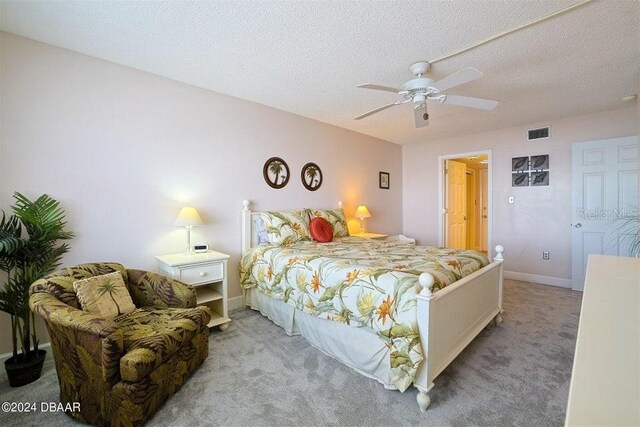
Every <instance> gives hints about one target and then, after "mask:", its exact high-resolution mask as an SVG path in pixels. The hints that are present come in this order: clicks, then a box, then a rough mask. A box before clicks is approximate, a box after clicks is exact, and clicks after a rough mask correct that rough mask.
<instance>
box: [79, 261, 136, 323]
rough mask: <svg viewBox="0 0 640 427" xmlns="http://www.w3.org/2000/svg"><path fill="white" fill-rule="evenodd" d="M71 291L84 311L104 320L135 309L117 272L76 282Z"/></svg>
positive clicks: (120, 275)
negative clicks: (73, 291)
mask: <svg viewBox="0 0 640 427" xmlns="http://www.w3.org/2000/svg"><path fill="white" fill-rule="evenodd" d="M73 289H74V290H75V291H76V295H77V297H78V301H79V302H80V306H81V307H82V309H83V310H84V311H87V312H89V313H94V314H97V315H99V316H101V317H104V318H105V319H113V318H114V317H117V316H120V315H122V314H129V313H132V312H133V311H135V309H136V306H135V305H134V304H133V300H131V295H129V290H128V289H127V286H126V285H125V284H124V280H123V279H122V274H120V272H119V271H114V272H113V273H109V274H103V275H102V276H93V277H89V278H87V279H82V280H76V281H75V282H73Z"/></svg>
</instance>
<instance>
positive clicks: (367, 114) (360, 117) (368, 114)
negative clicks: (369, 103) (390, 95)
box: [353, 102, 399, 120]
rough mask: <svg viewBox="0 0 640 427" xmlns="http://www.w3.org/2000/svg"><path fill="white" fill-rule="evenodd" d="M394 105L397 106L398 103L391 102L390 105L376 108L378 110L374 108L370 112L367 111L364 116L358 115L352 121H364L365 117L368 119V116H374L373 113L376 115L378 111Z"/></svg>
mask: <svg viewBox="0 0 640 427" xmlns="http://www.w3.org/2000/svg"><path fill="white" fill-rule="evenodd" d="M394 105H399V103H398V102H392V103H391V104H387V105H383V106H382V107H378V108H376V109H375V110H371V111H368V112H366V113H364V114H360V115H359V116H358V117H356V118H355V119H353V120H360V119H364V118H365V117H368V116H370V115H372V114H375V113H377V112H378V111H382V110H386V109H387V108H389V107H393V106H394Z"/></svg>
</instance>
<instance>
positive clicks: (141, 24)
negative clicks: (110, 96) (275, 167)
mask: <svg viewBox="0 0 640 427" xmlns="http://www.w3.org/2000/svg"><path fill="white" fill-rule="evenodd" d="M577 1H578V0H553V1H541V0H520V1H514V0H505V1H499V0H494V1H471V0H450V1H389V2H380V1H371V2H361V1H357V2H356V1H343V2H324V1H323V2H320V1H313V2H297V1H295V2H294V1H283V2H251V1H240V0H238V1H232V2H225V1H207V2H203V1H191V2H178V1H163V2H150V1H148V2H133V1H126V2H107V1H7V0H0V28H1V29H2V30H4V31H7V32H10V33H14V34H17V35H21V36H24V37H28V38H31V39H34V40H38V41H42V42H45V43H49V44H52V45H55V46H60V47H64V48H67V49H70V50H74V51H77V52H81V53H85V54H87V55H91V56H94V57H98V58H102V59H105V60H108V61H113V62H116V63H119V64H123V65H126V66H129V67H133V68H137V69H140V70H145V71H148V72H151V73H154V74H159V75H161V76H165V77H168V78H171V79H175V80H178V81H182V82H186V83H190V84H193V85H197V86H201V87H204V88H208V89H211V90H214V91H217V92H222V93H225V94H228V95H232V96H237V97H240V98H244V99H248V100H251V101H255V102H258V103H262V104H266V105H269V106H272V107H276V108H279V109H282V110H285V111H290V112H292V113H296V114H300V115H302V116H306V117H311V118H313V119H317V120H320V121H323V122H327V123H331V124H334V125H336V126H340V127H343V128H347V129H352V130H354V131H357V132H361V133H364V134H368V135H372V136H376V137H378V138H382V139H386V140H388V141H392V142H396V143H399V144H405V143H413V142H420V141H425V140H431V139H436V138H442V137H448V136H456V135H464V134H470V133H476V132H480V131H486V130H491V129H497V128H504V127H509V126H516V125H520V124H524V123H530V122H543V121H546V120H549V119H554V118H560V117H566V116H572V115H578V114H585V113H591V112H597V111H605V110H611V109H615V108H620V107H623V106H625V105H627V104H626V103H625V102H623V101H622V100H621V98H622V97H623V96H625V95H628V94H631V93H636V92H637V85H638V73H639V69H640V2H639V1H637V0H595V1H594V2H591V3H588V4H586V5H584V6H582V7H580V8H578V9H575V10H573V11H571V12H569V13H566V14H563V15H560V16H558V17H555V18H552V19H550V20H548V21H545V22H543V23H541V24H537V25H535V26H532V27H529V28H526V29H524V30H522V31H519V32H517V33H515V34H511V35H508V36H506V37H503V38H501V39H498V40H496V41H493V42H490V43H488V44H486V45H483V46H481V47H478V48H476V49H473V50H471V51H468V52H466V53H463V54H460V55H458V56H455V57H453V58H451V59H447V60H444V61H442V62H438V63H436V64H435V65H434V66H433V67H432V70H431V72H430V74H431V77H433V78H436V79H437V78H440V77H443V76H445V75H447V74H450V73H453V72H455V71H457V70H459V69H462V68H464V67H474V68H477V69H479V70H481V71H483V72H484V73H485V74H486V76H485V77H483V78H482V79H480V80H477V81H475V82H472V83H469V84H466V85H464V86H459V87H457V88H455V89H453V90H451V91H450V93H453V94H461V95H470V96H478V97H486V98H493V99H499V100H501V104H500V105H499V106H498V108H497V109H496V110H494V111H492V112H486V111H480V110H473V109H467V108H464V107H455V106H449V105H438V104H436V103H433V104H430V115H431V120H430V122H431V124H430V125H429V126H428V127H426V128H422V129H415V128H414V124H413V120H414V119H413V115H412V112H411V107H410V106H408V105H403V106H399V107H394V108H392V109H390V110H386V111H384V112H381V113H379V114H377V115H374V116H371V117H369V118H367V119H363V120H361V121H354V120H353V117H355V116H357V115H358V114H361V113H364V112H366V111H368V110H371V109H373V108H375V107H378V106H381V105H383V104H386V103H389V102H393V101H394V100H395V99H396V97H395V95H394V94H393V93H385V92H376V91H370V90H364V89H358V88H356V86H357V85H358V84H360V83H378V84H383V85H387V86H399V85H400V84H402V83H403V82H405V81H406V80H409V79H410V78H411V74H410V73H409V71H408V68H407V67H408V66H409V65H410V64H411V63H413V62H415V61H418V60H429V59H434V58H437V57H440V56H442V55H445V54H447V53H450V52H452V51H456V50H458V49H460V48H463V47H466V46H467V45H470V44H473V43H475V42H478V41H480V40H482V39H484V38H486V37H489V36H491V35H493V34H496V33H498V32H501V31H504V30H508V29H510V28H512V27H515V26H517V25H520V24H523V23H526V22H528V21H531V20H533V19H536V18H539V17H542V16H544V15H547V14H549V13H551V12H554V11H556V10H559V9H562V8H564V7H566V6H568V5H570V4H573V3H576V2H577Z"/></svg>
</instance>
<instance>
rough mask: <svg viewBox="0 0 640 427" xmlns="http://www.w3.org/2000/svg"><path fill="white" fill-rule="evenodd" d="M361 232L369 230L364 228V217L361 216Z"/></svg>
mask: <svg viewBox="0 0 640 427" xmlns="http://www.w3.org/2000/svg"><path fill="white" fill-rule="evenodd" d="M360 232H361V233H366V232H367V230H366V229H365V228H364V218H360Z"/></svg>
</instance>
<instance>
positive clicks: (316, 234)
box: [309, 216, 333, 243]
mask: <svg viewBox="0 0 640 427" xmlns="http://www.w3.org/2000/svg"><path fill="white" fill-rule="evenodd" d="M309 234H311V237H312V238H313V240H315V241H316V242H318V243H329V242H330V241H332V240H333V227H332V226H331V224H330V223H329V221H327V220H326V219H324V218H322V217H321V216H317V217H315V218H312V219H311V221H309Z"/></svg>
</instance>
